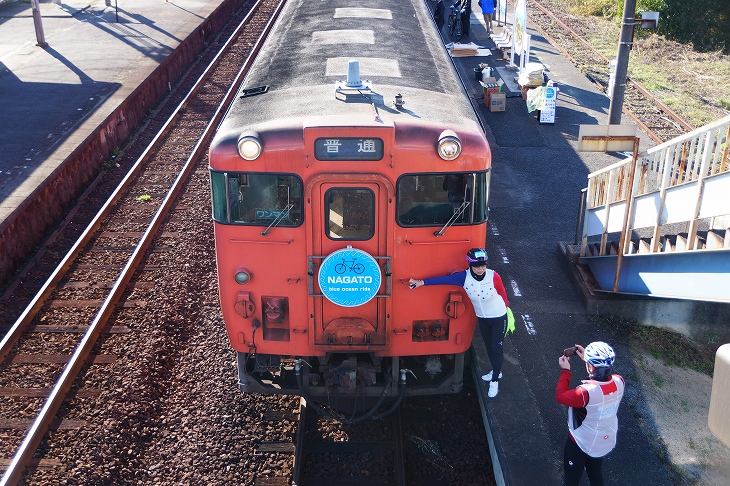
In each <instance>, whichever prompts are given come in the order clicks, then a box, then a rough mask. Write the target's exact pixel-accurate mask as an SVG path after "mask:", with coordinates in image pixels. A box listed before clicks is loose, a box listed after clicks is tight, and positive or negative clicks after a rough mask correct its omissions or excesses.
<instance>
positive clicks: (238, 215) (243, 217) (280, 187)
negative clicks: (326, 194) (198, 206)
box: [210, 171, 303, 226]
mask: <svg viewBox="0 0 730 486" xmlns="http://www.w3.org/2000/svg"><path fill="white" fill-rule="evenodd" d="M210 182H211V190H212V196H213V219H214V220H215V221H217V222H218V223H231V224H249V225H256V226H269V225H270V224H272V223H275V224H276V225H277V226H298V225H299V224H301V222H302V186H303V185H302V180H301V179H300V178H299V177H297V176H294V175H289V174H252V173H241V172H215V171H211V173H210Z"/></svg>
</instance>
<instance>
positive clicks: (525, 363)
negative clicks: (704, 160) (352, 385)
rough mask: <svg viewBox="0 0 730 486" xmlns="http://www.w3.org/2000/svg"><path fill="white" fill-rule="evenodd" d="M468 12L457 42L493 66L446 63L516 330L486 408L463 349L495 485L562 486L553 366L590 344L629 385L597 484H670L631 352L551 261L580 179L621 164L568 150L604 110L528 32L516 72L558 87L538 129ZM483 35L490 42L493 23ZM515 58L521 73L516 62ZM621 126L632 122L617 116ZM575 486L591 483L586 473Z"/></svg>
mask: <svg viewBox="0 0 730 486" xmlns="http://www.w3.org/2000/svg"><path fill="white" fill-rule="evenodd" d="M429 3H435V2H429ZM473 3H474V6H473V13H472V21H471V22H470V32H469V36H468V38H463V39H461V41H460V42H461V43H468V42H473V43H475V44H477V45H479V46H485V47H488V48H492V51H491V52H492V53H493V55H492V56H488V57H486V58H484V57H458V58H454V59H455V62H456V65H457V70H458V71H459V73H460V75H461V77H462V79H464V80H466V83H467V85H468V93H469V96H470V98H471V100H472V102H473V104H474V106H475V107H476V108H477V112H478V114H479V117H480V119H481V120H482V123H483V125H484V126H485V128H486V134H487V139H488V141H489V143H490V146H491V147H492V164H493V165H492V176H491V186H490V190H491V194H490V204H489V210H490V212H489V232H488V234H487V251H488V254H489V268H493V269H494V270H496V271H497V272H498V273H499V274H500V276H501V277H502V280H503V282H504V284H505V287H506V289H507V293H508V296H509V299H510V307H511V309H512V311H513V312H514V315H515V320H516V331H515V332H514V333H512V334H510V335H508V336H507V337H506V338H505V340H504V365H503V369H502V373H503V378H502V380H501V381H500V387H499V394H498V395H497V396H496V397H495V398H488V396H487V391H488V387H489V384H488V383H487V382H484V381H482V380H481V379H480V376H481V375H482V374H485V373H487V372H489V371H491V364H490V361H489V358H488V357H487V352H486V347H485V345H484V342H483V340H480V339H476V338H475V340H474V344H473V346H472V351H473V359H474V362H475V363H476V366H474V367H473V374H474V380H475V381H476V382H477V383H479V390H480V396H481V400H482V402H483V403H484V410H485V422H486V423H487V424H488V435H489V436H490V437H488V438H489V441H490V449H491V451H490V452H491V453H492V454H491V455H492V461H493V463H494V469H495V471H496V476H497V477H496V479H497V484H498V485H501V484H507V485H527V484H530V485H531V484H535V485H538V484H539V485H560V484H562V482H563V479H562V478H563V449H564V446H565V441H566V439H567V437H568V427H567V408H566V407H564V406H562V405H560V404H558V403H557V402H556V401H555V387H556V384H557V381H558V377H559V375H560V368H559V366H558V358H559V357H560V355H562V352H563V349H565V348H568V347H571V346H573V345H574V344H581V345H583V346H586V345H587V344H589V343H590V342H592V341H606V342H608V343H611V344H613V346H614V349H615V351H616V355H617V361H616V365H615V367H614V372H615V373H618V374H620V375H622V376H623V377H624V378H625V379H626V382H627V386H626V390H625V394H624V398H623V401H622V403H621V406H620V409H619V433H618V444H617V446H616V448H615V449H614V450H613V451H612V452H611V453H610V454H609V455H608V456H607V457H606V458H605V459H604V461H603V477H604V481H605V483H606V484H614V485H629V484H656V485H671V484H675V477H674V473H673V471H672V466H671V464H668V463H667V462H666V461H664V460H660V459H659V457H658V456H657V454H656V453H655V448H656V446H657V445H656V444H655V443H653V441H652V440H650V439H649V438H648V437H650V436H651V435H652V434H656V433H657V432H656V430H653V426H652V418H651V412H650V411H649V410H648V409H647V407H646V401H645V400H644V396H643V392H642V388H641V385H640V384H639V383H637V382H636V381H635V380H633V378H634V377H636V376H637V373H636V371H635V370H634V369H633V365H632V363H631V360H630V356H631V354H632V353H633V352H634V351H633V350H632V349H629V348H628V347H627V346H624V345H622V344H620V343H619V342H618V339H617V336H615V335H614V334H613V332H612V331H611V330H610V329H609V328H604V327H602V326H601V325H600V324H596V323H595V322H593V320H592V319H591V318H590V316H588V315H587V313H586V310H585V309H586V306H585V302H584V299H585V298H586V297H585V295H584V293H583V292H580V291H578V289H577V288H576V286H575V283H576V281H575V280H574V276H573V275H572V272H571V271H569V270H568V265H567V262H566V257H565V255H564V254H562V253H561V251H560V248H561V245H560V243H559V242H568V243H570V244H572V243H573V242H574V240H575V237H576V236H575V234H576V224H577V218H578V211H579V195H580V191H581V189H583V188H584V187H586V184H587V175H588V174H589V173H591V172H593V171H595V170H598V169H602V168H604V167H606V166H608V165H611V164H613V163H615V162H617V161H619V160H621V159H623V158H625V154H615V153H614V154H610V153H609V154H607V153H590V152H579V151H578V131H579V126H580V125H581V124H589V125H599V124H600V125H605V124H607V123H608V111H609V104H610V100H609V98H608V97H606V95H605V94H604V93H602V92H601V91H600V90H599V89H598V87H597V86H595V85H594V84H593V83H592V82H591V81H590V80H589V79H588V78H586V77H585V76H584V75H583V74H582V73H580V72H579V71H578V69H577V68H576V67H575V66H574V65H573V64H572V63H571V62H570V61H568V60H567V59H565V58H564V57H563V56H562V55H561V54H560V53H559V51H558V50H557V49H556V48H555V47H553V46H552V45H551V44H549V42H547V41H546V40H545V39H544V38H543V37H542V36H541V35H540V34H539V32H538V31H536V30H534V29H533V28H531V27H530V26H529V25H528V34H530V35H531V49H530V56H529V59H526V61H527V62H533V63H541V64H543V66H544V67H545V71H546V73H547V74H548V76H549V78H550V79H551V80H553V81H554V82H555V83H556V86H557V87H558V88H559V93H558V100H557V108H556V112H555V119H554V123H542V124H541V123H540V121H539V119H538V118H537V114H538V112H536V111H535V112H532V113H528V111H527V103H526V102H525V100H524V99H523V97H522V93H521V92H520V91H518V88H515V87H516V86H517V83H516V82H515V79H514V78H516V77H517V75H518V70H517V68H516V67H515V66H514V65H511V63H510V59H509V58H506V59H502V56H501V55H500V54H501V53H500V51H499V50H497V49H494V47H495V45H494V43H493V42H492V41H491V39H490V38H489V36H488V35H487V34H486V29H485V24H484V21H483V20H482V15H481V14H480V11H479V10H478V7H477V5H476V3H477V2H476V1H474V2H473ZM509 21H510V18H509V17H508V18H507V22H509ZM508 25H509V27H510V28H511V27H512V25H511V24H508ZM493 26H494V28H495V31H497V32H499V31H500V29H501V27H500V26H498V25H497V22H493ZM442 36H443V37H444V41H445V43H448V42H450V41H451V40H450V39H449V36H448V33H447V32H446V30H445V29H444V31H443V32H442ZM617 41H618V39H617ZM514 59H515V61H514V62H515V64H519V57H515V58H514ZM481 63H486V64H489V65H490V67H492V68H493V71H494V72H496V73H498V76H499V77H502V78H505V79H503V82H504V88H503V89H505V90H506V95H507V96H506V100H505V101H506V109H505V111H504V112H492V111H490V110H489V109H488V108H487V106H486V104H485V103H484V102H483V94H482V91H483V89H482V87H481V85H480V84H479V81H477V79H476V76H475V73H474V68H476V67H478V66H479V64H481ZM510 77H511V78H510ZM510 87H511V89H510ZM622 123H624V124H628V123H631V121H630V120H628V119H627V118H626V117H624V120H622ZM637 136H639V137H640V150H645V149H647V148H649V147H651V146H653V145H654V143H653V142H652V141H651V140H650V139H649V137H648V136H646V134H644V133H642V132H641V131H638V132H637ZM571 365H572V371H573V374H572V378H571V385H570V386H571V388H572V387H575V386H577V385H578V384H580V380H585V379H588V377H587V374H586V371H585V366H584V364H583V363H582V362H581V361H580V359H579V358H577V357H574V358H572V359H571ZM656 440H657V441H660V440H661V438H659V437H657V439H656ZM657 449H659V448H657ZM580 484H581V485H587V484H589V482H588V478H587V476H586V474H583V478H582V480H581V483H580Z"/></svg>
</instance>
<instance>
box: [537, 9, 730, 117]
mask: <svg viewBox="0 0 730 486" xmlns="http://www.w3.org/2000/svg"><path fill="white" fill-rule="evenodd" d="M540 1H541V3H543V4H548V5H551V6H552V8H560V9H561V10H563V11H564V12H568V13H569V14H570V15H571V16H575V17H580V18H581V19H583V20H584V21H585V22H587V23H589V24H590V29H589V31H590V38H588V39H587V40H588V42H589V43H590V44H591V45H592V46H594V47H595V48H596V49H597V50H598V51H599V52H601V53H602V54H604V55H605V56H606V57H608V58H615V57H616V55H617V52H618V39H619V37H620V31H621V26H620V23H619V22H618V21H616V20H612V19H608V18H604V17H601V16H595V15H594V16H585V15H583V14H581V13H580V10H578V9H576V6H577V5H579V4H580V3H581V2H580V1H579V0H540ZM529 8H530V6H529V3H528V10H529ZM528 14H529V11H528ZM639 36H644V37H645V38H643V39H639V38H638V37H639ZM628 72H629V76H630V77H631V78H632V79H633V80H635V81H637V82H638V83H639V84H641V85H642V86H644V87H645V88H647V89H648V90H649V91H651V92H652V94H654V96H656V97H657V98H658V99H659V100H661V101H662V102H664V103H665V104H666V105H667V106H669V107H670V108H671V109H672V110H674V111H675V112H676V113H677V114H678V115H680V116H681V117H682V118H684V119H685V120H687V122H688V123H690V124H691V125H693V126H695V127H700V126H702V125H705V124H707V123H710V122H713V121H715V120H718V119H720V118H722V117H724V116H727V115H730V82H729V80H730V56H726V55H723V54H722V53H719V52H711V53H700V52H695V51H694V50H693V47H692V45H684V44H680V43H678V42H674V41H670V40H667V39H666V38H664V37H662V36H659V35H656V34H648V33H646V32H642V33H641V34H640V35H637V38H636V39H635V40H634V46H633V49H632V50H631V54H630V56H629V69H628Z"/></svg>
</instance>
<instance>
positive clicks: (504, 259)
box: [497, 246, 509, 263]
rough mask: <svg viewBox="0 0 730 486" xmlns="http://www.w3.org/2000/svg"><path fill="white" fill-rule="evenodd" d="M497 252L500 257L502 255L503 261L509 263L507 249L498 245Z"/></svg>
mask: <svg viewBox="0 0 730 486" xmlns="http://www.w3.org/2000/svg"><path fill="white" fill-rule="evenodd" d="M497 253H499V256H500V257H502V263H509V257H508V256H507V250H505V249H504V248H502V247H500V246H498V247H497Z"/></svg>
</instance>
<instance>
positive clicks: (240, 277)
mask: <svg viewBox="0 0 730 486" xmlns="http://www.w3.org/2000/svg"><path fill="white" fill-rule="evenodd" d="M233 278H234V279H236V283H237V284H239V285H246V284H247V283H249V282H250V281H251V279H252V278H253V274H252V273H251V270H249V269H248V268H246V267H238V268H237V269H236V271H235V272H234V274H233Z"/></svg>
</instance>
